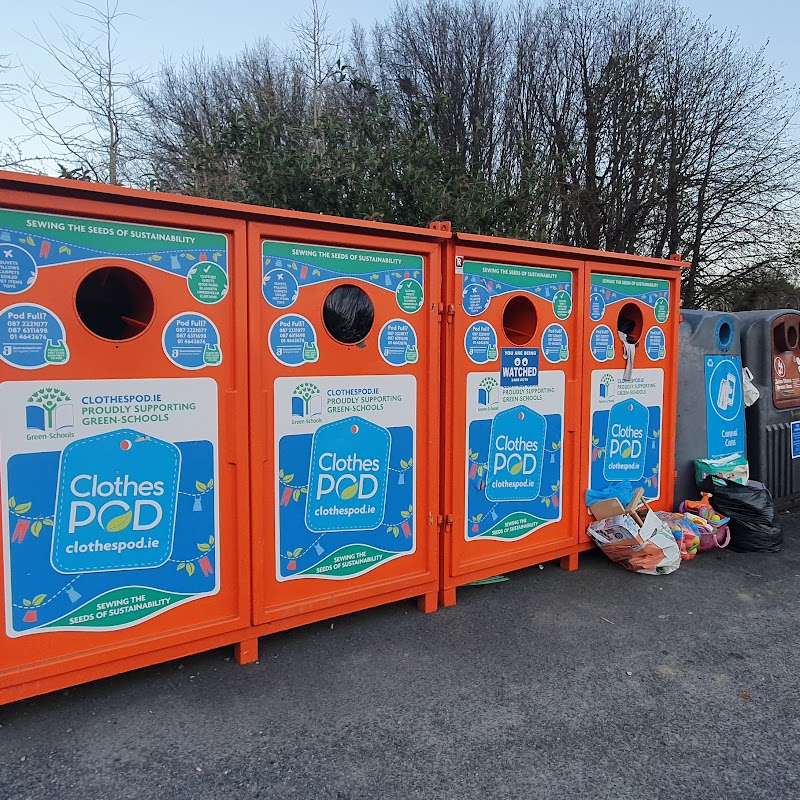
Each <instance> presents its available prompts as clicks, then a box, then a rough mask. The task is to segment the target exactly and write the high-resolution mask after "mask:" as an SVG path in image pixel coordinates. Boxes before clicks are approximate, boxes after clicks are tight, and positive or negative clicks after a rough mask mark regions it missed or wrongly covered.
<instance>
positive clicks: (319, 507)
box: [306, 417, 391, 533]
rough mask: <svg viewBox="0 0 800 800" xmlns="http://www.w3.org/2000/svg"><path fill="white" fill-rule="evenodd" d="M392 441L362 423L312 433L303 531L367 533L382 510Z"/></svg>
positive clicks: (331, 426)
mask: <svg viewBox="0 0 800 800" xmlns="http://www.w3.org/2000/svg"><path fill="white" fill-rule="evenodd" d="M390 445H391V436H390V434H389V431H387V430H386V428H383V427H381V426H380V425H376V424H375V423H374V422H369V421H368V420H366V419H362V418H361V417H348V418H347V419H344V420H340V421H339V422H331V423H329V424H327V425H323V426H322V427H320V428H319V429H318V430H317V431H316V432H315V433H314V441H313V443H312V446H311V475H310V478H309V484H308V505H307V507H306V525H307V526H308V529H309V530H311V531H316V532H317V533H327V532H333V531H350V530H372V529H373V528H377V527H378V526H379V525H380V524H381V523H382V522H383V517H384V513H385V508H386V492H387V488H388V475H389V450H390Z"/></svg>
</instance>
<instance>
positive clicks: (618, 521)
mask: <svg viewBox="0 0 800 800" xmlns="http://www.w3.org/2000/svg"><path fill="white" fill-rule="evenodd" d="M588 533H589V536H591V537H592V539H594V541H595V543H596V544H597V546H598V547H599V548H600V549H601V550H602V551H603V552H604V553H605V554H606V555H607V556H608V557H609V558H610V559H611V560H612V561H616V562H617V563H619V564H622V566H623V567H625V569H629V570H630V571H631V572H641V573H642V574H643V575H669V573H670V572H675V570H676V569H678V567H679V566H680V565H681V550H680V547H679V546H678V543H677V542H676V541H675V537H674V536H673V535H672V531H671V530H670V529H669V528H668V527H667V525H665V524H664V523H663V522H662V521H661V520H660V519H659V518H658V516H657V515H656V514H655V513H654V512H652V511H648V512H647V516H646V517H645V520H644V524H643V525H642V527H641V528H640V527H639V526H638V525H637V524H636V522H634V520H633V518H632V517H630V516H628V515H627V514H624V515H622V516H619V517H610V518H609V519H604V520H599V521H598V522H593V523H592V524H591V525H590V526H589V528H588Z"/></svg>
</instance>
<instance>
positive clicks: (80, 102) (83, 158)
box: [12, 0, 146, 183]
mask: <svg viewBox="0 0 800 800" xmlns="http://www.w3.org/2000/svg"><path fill="white" fill-rule="evenodd" d="M75 5H76V8H75V9H74V10H73V11H72V12H71V17H72V21H71V22H60V21H58V20H56V19H53V22H54V24H55V26H56V29H57V32H58V36H57V38H55V39H54V40H51V39H49V38H48V37H46V36H45V34H44V33H43V32H42V30H41V28H40V27H39V26H36V34H37V35H36V38H32V39H29V40H28V41H30V42H31V43H32V44H34V45H36V46H37V47H39V48H40V49H41V50H42V51H43V52H44V53H45V54H46V55H47V56H48V57H49V59H50V61H51V63H52V65H53V66H54V68H55V69H56V70H57V71H58V73H59V77H58V78H55V79H52V80H50V79H45V78H43V77H42V76H41V75H40V74H38V73H35V72H33V71H32V70H29V69H26V70H25V75H26V77H27V81H28V84H29V85H28V87H27V88H26V89H25V91H23V92H20V93H19V95H18V96H17V97H16V98H15V102H14V103H13V105H12V108H13V110H14V111H15V113H16V114H17V116H18V117H19V119H20V120H21V122H22V123H23V124H24V126H25V127H26V128H27V130H28V131H29V134H30V137H31V138H32V139H33V140H34V142H38V143H41V145H42V148H43V150H44V152H43V153H42V156H41V160H42V161H43V162H44V161H55V162H56V163H57V164H58V165H59V168H60V170H61V173H62V174H64V175H69V176H74V177H82V178H85V179H88V180H95V181H100V182H104V183H123V182H128V181H130V180H131V179H132V171H131V169H130V167H131V166H132V165H131V163H129V161H130V160H131V153H130V151H129V144H131V143H130V142H129V141H128V136H129V133H130V129H131V126H132V122H133V120H134V117H135V116H136V114H137V105H136V97H135V94H134V92H135V90H136V88H137V87H139V86H141V85H142V84H143V82H144V81H145V80H146V78H145V77H144V76H143V75H142V74H141V73H134V72H126V71H125V70H124V63H123V62H122V60H121V58H120V57H119V55H118V37H119V27H118V26H119V23H120V22H122V21H123V20H124V19H125V18H126V17H130V16H132V15H131V14H129V13H127V12H124V11H122V10H120V0H103V1H102V2H100V1H99V0H98V2H95V3H90V2H84V1H83V0H75ZM29 146H30V145H29Z"/></svg>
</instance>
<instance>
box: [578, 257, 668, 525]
mask: <svg viewBox="0 0 800 800" xmlns="http://www.w3.org/2000/svg"><path fill="white" fill-rule="evenodd" d="M681 266H682V265H681V263H680V262H677V261H660V260H656V259H646V258H636V257H634V256H625V255H617V254H612V253H606V254H601V253H596V254H593V255H591V256H587V262H586V270H585V275H584V282H585V283H584V294H585V297H586V305H585V306H584V308H583V312H582V313H583V317H584V324H585V336H584V348H585V352H584V356H583V414H584V420H585V428H584V434H583V455H582V458H581V462H582V463H581V473H580V474H581V485H582V487H583V488H584V489H586V488H591V489H597V490H600V489H603V488H604V487H606V486H607V485H608V484H610V483H614V482H617V481H621V480H627V481H629V482H630V483H631V484H632V485H633V487H634V488H637V487H642V488H643V489H644V496H645V498H647V499H648V500H653V501H655V502H654V507H655V508H657V509H665V510H671V509H672V493H673V482H674V469H675V452H674V441H675V414H676V394H677V387H678V327H679V324H680V269H681ZM620 328H622V329H624V331H625V332H626V333H627V334H628V336H627V338H628V340H629V343H630V344H635V348H634V350H633V361H632V366H633V369H632V372H631V373H630V375H628V376H626V366H627V364H628V361H627V359H626V355H625V346H624V343H623V341H622V340H621V338H620V336H619V333H618V331H619V329H620ZM628 350H629V351H630V348H628ZM582 508H583V509H584V514H583V517H584V519H583V524H582V525H581V540H582V541H588V536H587V534H586V526H587V525H588V524H589V523H590V522H591V521H592V519H593V518H592V517H591V516H590V514H589V512H588V509H586V508H585V505H583V503H582Z"/></svg>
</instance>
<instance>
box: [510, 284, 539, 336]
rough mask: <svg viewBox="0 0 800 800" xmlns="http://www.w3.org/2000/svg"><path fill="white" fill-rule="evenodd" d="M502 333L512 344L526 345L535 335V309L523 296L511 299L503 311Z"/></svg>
mask: <svg viewBox="0 0 800 800" xmlns="http://www.w3.org/2000/svg"><path fill="white" fill-rule="evenodd" d="M503 332H504V333H505V335H506V337H507V338H508V340H509V341H510V342H511V343H512V344H527V343H528V342H529V341H530V340H531V339H533V337H534V335H535V334H536V308H534V305H533V303H532V302H531V300H530V299H529V298H527V297H525V296H524V295H517V296H516V297H512V298H511V299H510V300H509V301H508V303H507V304H506V307H505V308H504V309H503Z"/></svg>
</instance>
